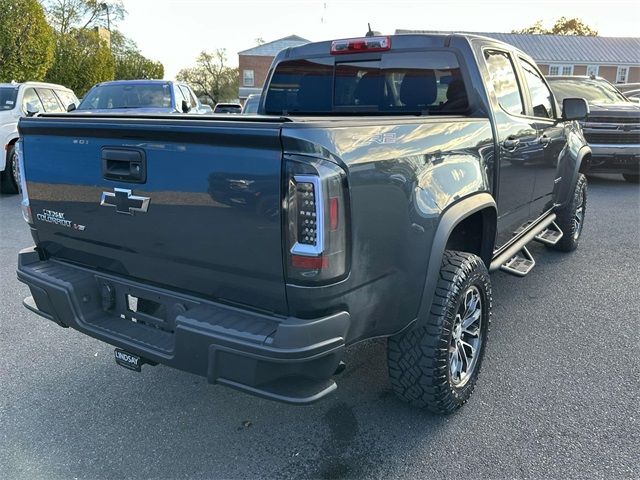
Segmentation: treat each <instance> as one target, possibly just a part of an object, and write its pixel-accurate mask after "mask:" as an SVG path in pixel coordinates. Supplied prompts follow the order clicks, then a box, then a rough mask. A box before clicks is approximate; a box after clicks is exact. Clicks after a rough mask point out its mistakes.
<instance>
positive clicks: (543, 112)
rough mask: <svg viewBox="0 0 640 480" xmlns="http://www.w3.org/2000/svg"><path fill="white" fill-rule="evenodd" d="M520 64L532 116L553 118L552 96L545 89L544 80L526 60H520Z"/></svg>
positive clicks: (547, 89)
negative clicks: (527, 88)
mask: <svg viewBox="0 0 640 480" xmlns="http://www.w3.org/2000/svg"><path fill="white" fill-rule="evenodd" d="M521 62H522V69H523V70H524V78H525V79H526V81H527V85H528V87H529V95H530V97H531V105H532V106H533V115H534V116H536V117H544V118H554V113H553V95H552V94H551V90H549V87H547V85H546V84H545V83H544V80H542V76H541V75H540V74H539V73H538V71H537V70H536V69H535V67H534V66H533V65H531V64H530V63H529V62H527V61H526V60H521Z"/></svg>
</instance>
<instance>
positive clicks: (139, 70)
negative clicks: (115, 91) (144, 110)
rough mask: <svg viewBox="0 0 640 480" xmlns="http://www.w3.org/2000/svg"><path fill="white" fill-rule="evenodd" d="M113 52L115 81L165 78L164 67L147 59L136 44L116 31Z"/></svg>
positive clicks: (113, 37)
mask: <svg viewBox="0 0 640 480" xmlns="http://www.w3.org/2000/svg"><path fill="white" fill-rule="evenodd" d="M111 51H112V52H113V56H114V59H115V80H135V79H157V78H163V77H164V66H163V65H162V63H160V62H156V61H153V60H150V59H148V58H146V57H145V56H144V55H142V54H141V53H140V50H139V49H138V46H137V45H136V43H135V42H134V41H133V40H131V39H129V38H127V37H125V36H124V35H123V34H122V33H120V32H118V31H117V30H114V31H113V33H112V34H111Z"/></svg>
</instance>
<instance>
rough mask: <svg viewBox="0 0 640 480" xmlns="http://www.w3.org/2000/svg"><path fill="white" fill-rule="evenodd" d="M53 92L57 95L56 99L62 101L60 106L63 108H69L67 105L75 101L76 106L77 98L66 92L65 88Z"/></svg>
mask: <svg viewBox="0 0 640 480" xmlns="http://www.w3.org/2000/svg"><path fill="white" fill-rule="evenodd" d="M55 93H56V95H58V99H59V100H60V103H62V106H63V107H64V108H65V110H66V109H67V108H69V105H71V104H72V103H75V104H76V107H77V106H78V99H77V98H76V96H75V95H74V94H72V93H71V92H67V91H65V90H55Z"/></svg>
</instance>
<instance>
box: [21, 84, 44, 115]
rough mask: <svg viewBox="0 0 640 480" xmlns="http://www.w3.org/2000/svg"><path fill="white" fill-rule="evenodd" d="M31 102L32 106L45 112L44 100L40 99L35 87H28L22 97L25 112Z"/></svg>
mask: <svg viewBox="0 0 640 480" xmlns="http://www.w3.org/2000/svg"><path fill="white" fill-rule="evenodd" d="M29 104H31V107H32V108H35V109H36V110H38V111H39V112H44V107H43V106H42V102H41V101H40V97H38V94H37V93H36V91H35V90H34V89H33V88H27V89H26V90H25V91H24V96H23V97H22V110H23V111H24V112H26V111H27V106H28V105H29Z"/></svg>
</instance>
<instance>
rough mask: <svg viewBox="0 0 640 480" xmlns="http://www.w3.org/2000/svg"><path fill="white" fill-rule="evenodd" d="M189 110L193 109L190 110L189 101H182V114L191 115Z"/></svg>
mask: <svg viewBox="0 0 640 480" xmlns="http://www.w3.org/2000/svg"><path fill="white" fill-rule="evenodd" d="M189 110H191V108H189V105H188V104H187V101H186V100H182V113H189Z"/></svg>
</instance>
